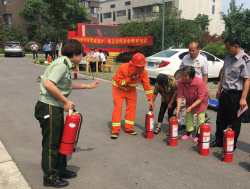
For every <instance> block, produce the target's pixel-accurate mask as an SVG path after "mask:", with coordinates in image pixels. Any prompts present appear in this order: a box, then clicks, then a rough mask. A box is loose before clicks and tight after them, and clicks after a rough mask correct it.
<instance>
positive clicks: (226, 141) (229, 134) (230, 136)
mask: <svg viewBox="0 0 250 189" xmlns="http://www.w3.org/2000/svg"><path fill="white" fill-rule="evenodd" d="M232 126H233V125H230V126H228V127H227V129H226V130H224V132H223V148H222V160H223V161H225V162H232V161H233V151H234V131H233V130H232Z"/></svg>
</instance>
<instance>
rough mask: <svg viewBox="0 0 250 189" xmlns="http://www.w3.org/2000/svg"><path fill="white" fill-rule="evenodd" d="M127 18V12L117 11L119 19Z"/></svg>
mask: <svg viewBox="0 0 250 189" xmlns="http://www.w3.org/2000/svg"><path fill="white" fill-rule="evenodd" d="M119 16H126V10H121V11H117V17H119Z"/></svg>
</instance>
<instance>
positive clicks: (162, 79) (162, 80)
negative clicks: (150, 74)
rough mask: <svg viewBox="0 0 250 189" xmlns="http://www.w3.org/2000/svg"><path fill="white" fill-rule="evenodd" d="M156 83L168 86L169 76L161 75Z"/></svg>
mask: <svg viewBox="0 0 250 189" xmlns="http://www.w3.org/2000/svg"><path fill="white" fill-rule="evenodd" d="M156 83H157V84H158V85H166V84H167V83H168V76H167V75H165V74H159V75H158V76H157V78H156Z"/></svg>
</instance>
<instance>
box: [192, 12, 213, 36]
mask: <svg viewBox="0 0 250 189" xmlns="http://www.w3.org/2000/svg"><path fill="white" fill-rule="evenodd" d="M194 22H195V23H196V24H197V25H198V26H199V27H200V28H201V30H202V32H203V33H204V32H207V31H208V26H209V23H210V19H209V17H208V15H205V14H198V15H197V17H196V18H195V19H194Z"/></svg>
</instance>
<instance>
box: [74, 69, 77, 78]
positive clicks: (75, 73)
mask: <svg viewBox="0 0 250 189" xmlns="http://www.w3.org/2000/svg"><path fill="white" fill-rule="evenodd" d="M76 71H77V70H76V69H74V79H77V72H76Z"/></svg>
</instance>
